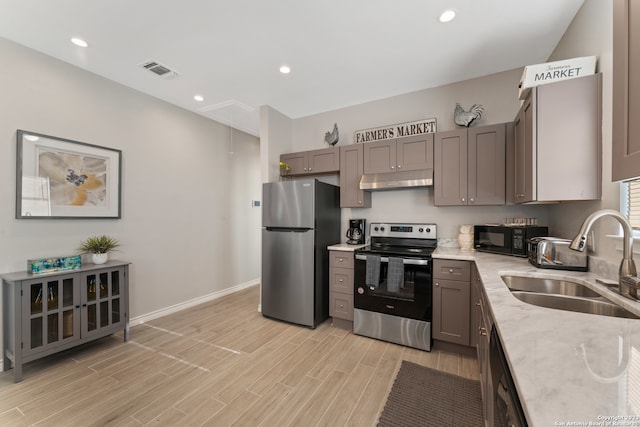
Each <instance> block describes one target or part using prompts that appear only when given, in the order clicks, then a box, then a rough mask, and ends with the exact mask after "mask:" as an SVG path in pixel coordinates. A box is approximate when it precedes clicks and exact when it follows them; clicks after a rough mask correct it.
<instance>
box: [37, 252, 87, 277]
mask: <svg viewBox="0 0 640 427" xmlns="http://www.w3.org/2000/svg"><path fill="white" fill-rule="evenodd" d="M80 267H82V257H81V256H80V255H73V256H63V257H56V258H41V259H30V260H27V271H28V272H29V273H32V274H43V273H54V272H56V271H66V270H79V269H80Z"/></svg>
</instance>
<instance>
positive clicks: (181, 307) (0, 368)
mask: <svg viewBox="0 0 640 427" xmlns="http://www.w3.org/2000/svg"><path fill="white" fill-rule="evenodd" d="M259 283H260V279H254V280H249V281H248V282H244V283H241V284H239V285H236V286H232V287H230V288H227V289H223V290H221V291H217V292H213V293H211V294H209V295H204V296H201V297H198V298H194V299H192V300H189V301H185V302H181V303H180V304H176V305H172V306H170V307H166V308H163V309H160V310H156V311H152V312H151V313H147V314H143V315H142V316H136V317H133V318H131V319H130V320H129V325H130V326H135V325H140V324H142V323H144V322H148V321H150V320H153V319H157V318H159V317H163V316H166V315H169V314H172V313H176V312H178V311H181V310H186V309H187V308H191V307H194V306H196V305H198V304H202V303H205V302H209V301H213V300H216V299H218V298H221V297H223V296H226V295H230V294H233V293H235V292H239V291H241V290H243V289H247V288H250V287H252V286H256V285H258V284H259ZM3 365H4V362H3V361H2V360H0V372H4V369H3Z"/></svg>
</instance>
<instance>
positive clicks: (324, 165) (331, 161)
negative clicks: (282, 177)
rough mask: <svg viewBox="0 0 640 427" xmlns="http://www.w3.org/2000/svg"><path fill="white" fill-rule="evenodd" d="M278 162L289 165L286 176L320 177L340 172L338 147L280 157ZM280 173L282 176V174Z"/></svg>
mask: <svg viewBox="0 0 640 427" xmlns="http://www.w3.org/2000/svg"><path fill="white" fill-rule="evenodd" d="M280 161H281V162H284V163H286V164H288V165H289V167H290V168H291V170H290V171H289V173H288V174H287V175H290V176H296V175H321V174H328V173H338V172H339V171H340V149H339V148H338V147H331V148H322V149H320V150H311V151H300V152H297V153H287V154H282V155H281V156H280ZM281 173H282V174H284V172H282V170H281Z"/></svg>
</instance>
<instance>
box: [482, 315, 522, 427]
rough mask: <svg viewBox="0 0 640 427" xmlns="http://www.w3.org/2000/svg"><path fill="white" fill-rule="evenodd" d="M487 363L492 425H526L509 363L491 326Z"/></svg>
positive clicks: (508, 426)
mask: <svg viewBox="0 0 640 427" xmlns="http://www.w3.org/2000/svg"><path fill="white" fill-rule="evenodd" d="M489 364H490V366H491V382H492V396H491V398H492V399H493V425H494V427H527V419H526V417H525V415H524V411H523V409H522V405H521V404H520V399H519V398H518V392H517V391H516V387H515V384H514V382H513V378H512V377H511V373H510V371H509V363H508V362H507V359H506V357H505V355H504V350H503V349H502V344H501V343H500V337H499V336H498V331H497V330H496V327H495V326H494V327H493V328H491V338H490V341H489Z"/></svg>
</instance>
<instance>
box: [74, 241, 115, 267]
mask: <svg viewBox="0 0 640 427" xmlns="http://www.w3.org/2000/svg"><path fill="white" fill-rule="evenodd" d="M118 247H120V242H119V241H117V240H116V239H114V238H113V237H109V236H107V235H105V234H102V235H100V236H92V237H88V238H87V239H86V240H85V241H83V242H82V243H81V244H80V247H79V248H78V251H79V252H80V253H84V254H91V261H92V262H93V263H94V264H104V263H105V262H107V260H108V259H109V252H113V251H115V250H116V249H117V248H118Z"/></svg>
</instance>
